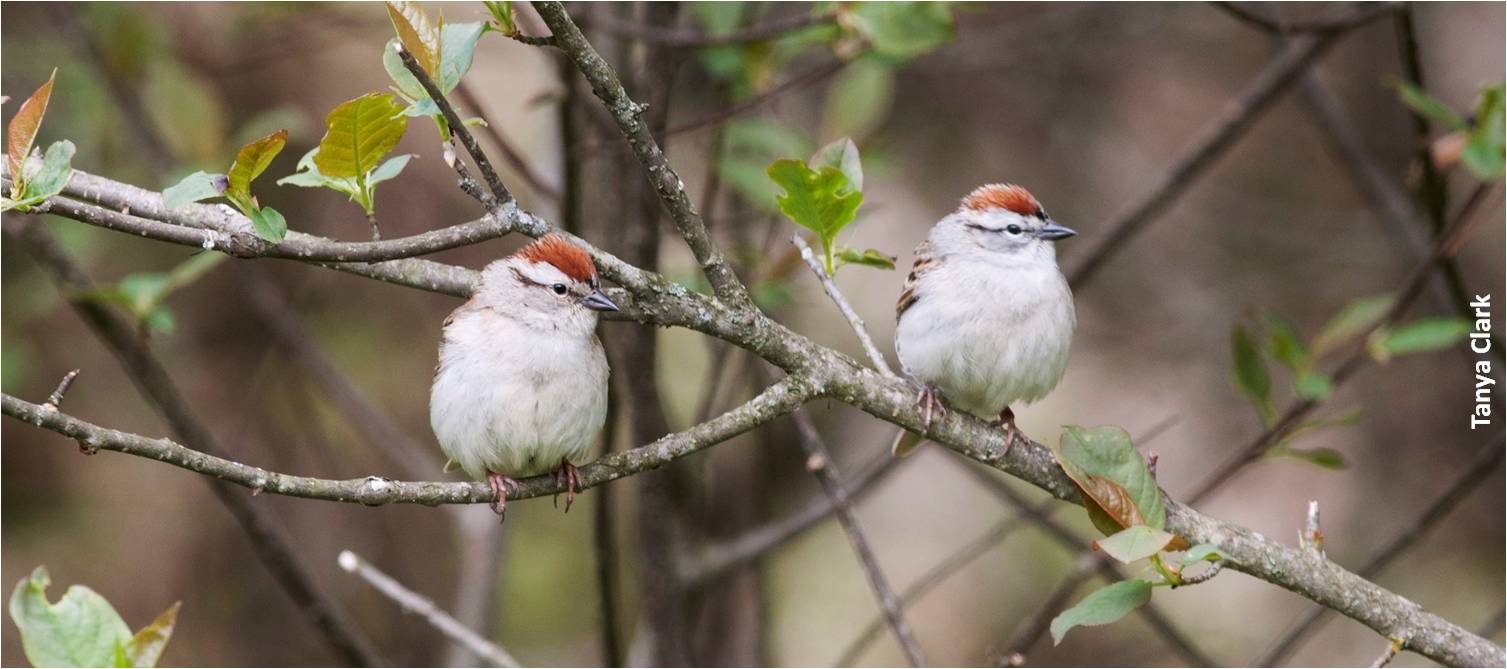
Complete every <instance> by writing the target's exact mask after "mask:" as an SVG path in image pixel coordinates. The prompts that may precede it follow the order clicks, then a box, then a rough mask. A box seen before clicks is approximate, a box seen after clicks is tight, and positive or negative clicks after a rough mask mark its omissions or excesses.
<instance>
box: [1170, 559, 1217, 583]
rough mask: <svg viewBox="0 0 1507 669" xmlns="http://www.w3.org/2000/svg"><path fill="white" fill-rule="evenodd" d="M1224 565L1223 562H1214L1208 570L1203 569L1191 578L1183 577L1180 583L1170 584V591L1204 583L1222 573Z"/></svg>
mask: <svg viewBox="0 0 1507 669" xmlns="http://www.w3.org/2000/svg"><path fill="white" fill-rule="evenodd" d="M1224 565H1225V561H1224V560H1215V561H1214V563H1213V564H1211V565H1209V568H1208V569H1205V570H1203V571H1202V572H1199V573H1197V574H1194V575H1192V576H1183V577H1182V581H1181V582H1179V583H1174V584H1172V589H1173V590H1176V589H1178V588H1183V587H1187V586H1190V585H1198V584H1199V583H1206V582H1208V580H1209V579H1211V578H1214V577H1215V576H1218V575H1219V572H1221V571H1224Z"/></svg>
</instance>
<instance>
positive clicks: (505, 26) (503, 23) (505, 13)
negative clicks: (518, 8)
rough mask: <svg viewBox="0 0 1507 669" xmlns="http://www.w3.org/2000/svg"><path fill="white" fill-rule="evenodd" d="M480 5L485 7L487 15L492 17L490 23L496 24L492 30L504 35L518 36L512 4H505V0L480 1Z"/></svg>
mask: <svg viewBox="0 0 1507 669" xmlns="http://www.w3.org/2000/svg"><path fill="white" fill-rule="evenodd" d="M481 4H483V5H485V6H486V8H487V13H489V14H491V15H492V22H493V23H494V24H496V25H495V27H494V28H493V30H496V31H497V32H500V33H502V34H504V35H517V34H518V24H517V22H516V20H515V19H516V17H515V15H514V11H515V10H514V9H513V3H511V2H507V0H500V1H499V0H482V3H481Z"/></svg>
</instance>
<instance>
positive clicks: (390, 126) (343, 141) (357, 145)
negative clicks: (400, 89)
mask: <svg viewBox="0 0 1507 669" xmlns="http://www.w3.org/2000/svg"><path fill="white" fill-rule="evenodd" d="M400 111H402V108H401V107H400V106H399V105H398V104H397V102H395V101H393V97H392V94H391V93H368V94H366V95H363V96H361V97H359V98H356V99H354V100H348V101H346V102H344V103H341V104H340V105H339V106H337V107H335V108H334V109H333V110H331V111H330V113H329V115H328V116H326V117H325V126H326V127H327V128H328V129H327V130H326V131H325V134H324V138H323V139H321V140H319V152H318V153H316V154H314V164H315V165H316V166H317V167H318V168H319V172H320V173H321V174H324V175H325V176H329V177H335V178H341V177H355V178H357V182H358V183H359V182H360V180H361V179H362V178H364V177H365V176H366V173H367V172H370V171H372V170H373V169H374V168H376V166H377V163H378V161H380V160H381V159H382V156H384V155H386V154H387V152H388V151H391V150H392V148H393V147H394V146H397V144H398V140H400V139H402V138H403V132H404V131H405V130H406V129H407V128H408V119H407V118H406V117H403V116H400V115H399V114H398V113H399V112H400Z"/></svg>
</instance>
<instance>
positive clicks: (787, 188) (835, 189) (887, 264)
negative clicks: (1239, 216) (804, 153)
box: [765, 137, 895, 275]
mask: <svg viewBox="0 0 1507 669" xmlns="http://www.w3.org/2000/svg"><path fill="white" fill-rule="evenodd" d="M765 173H766V174H767V175H768V176H769V180H770V181H772V182H774V184H775V185H776V186H779V187H780V188H782V189H784V194H782V195H777V196H776V197H775V202H776V204H778V205H779V208H780V211H781V212H783V213H784V214H785V216H787V217H789V218H790V220H792V221H795V223H796V224H797V225H799V226H801V227H803V228H806V229H807V230H810V231H812V232H814V233H816V237H817V239H818V240H819V241H820V242H821V247H822V266H823V267H824V268H825V269H826V271H827V274H828V275H835V274H836V272H837V268H838V267H839V266H840V264H839V263H838V261H839V260H841V261H842V263H848V264H856V265H868V266H870V267H879V268H883V269H894V268H895V258H894V256H890V255H887V254H885V253H882V252H880V251H878V250H875V249H865V250H863V251H858V250H856V249H852V248H848V247H840V246H838V244H837V235H838V234H839V233H841V232H842V230H843V228H846V227H847V226H848V224H849V223H852V222H853V219H854V218H855V217H856V216H857V215H858V206H859V205H860V204H863V166H862V164H861V163H860V161H859V157H858V146H857V145H855V144H854V143H853V140H851V139H848V138H846V137H844V138H842V139H840V140H837V141H836V142H833V143H831V144H828V145H827V146H824V147H822V148H821V149H820V150H818V151H817V152H816V154H815V155H813V156H811V160H809V161H805V160H800V159H798V158H785V159H781V160H776V161H774V162H773V163H770V165H769V167H768V168H766V169H765Z"/></svg>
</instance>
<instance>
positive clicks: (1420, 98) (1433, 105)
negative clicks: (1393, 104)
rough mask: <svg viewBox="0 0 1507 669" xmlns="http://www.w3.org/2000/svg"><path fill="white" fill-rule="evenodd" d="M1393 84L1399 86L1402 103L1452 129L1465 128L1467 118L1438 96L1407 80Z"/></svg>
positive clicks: (1398, 92) (1398, 91)
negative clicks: (1462, 116) (1461, 116)
mask: <svg viewBox="0 0 1507 669" xmlns="http://www.w3.org/2000/svg"><path fill="white" fill-rule="evenodd" d="M1392 85H1393V86H1395V87H1396V88H1397V96H1398V97H1399V98H1401V99H1402V103H1403V104H1405V105H1407V106H1408V107H1410V108H1412V110H1413V111H1415V112H1418V113H1419V114H1420V115H1422V116H1424V117H1426V118H1429V119H1433V120H1435V121H1438V122H1440V123H1443V124H1444V125H1446V126H1448V127H1449V128H1450V129H1451V130H1464V129H1465V128H1466V123H1465V119H1463V118H1460V115H1459V114H1456V113H1455V111H1454V110H1453V109H1450V108H1449V105H1447V104H1444V102H1442V101H1440V100H1439V99H1438V98H1436V97H1434V96H1432V95H1429V94H1428V93H1426V92H1424V90H1423V89H1421V88H1419V87H1417V86H1414V85H1413V84H1411V83H1409V82H1406V81H1394V82H1392Z"/></svg>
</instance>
